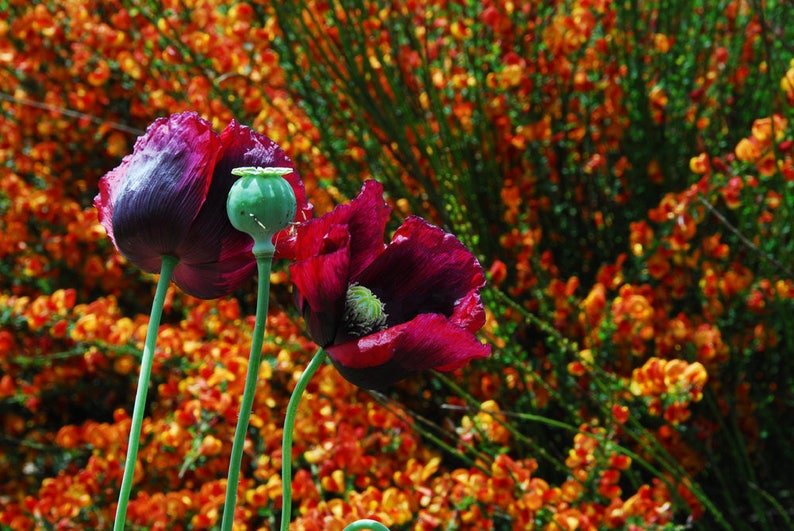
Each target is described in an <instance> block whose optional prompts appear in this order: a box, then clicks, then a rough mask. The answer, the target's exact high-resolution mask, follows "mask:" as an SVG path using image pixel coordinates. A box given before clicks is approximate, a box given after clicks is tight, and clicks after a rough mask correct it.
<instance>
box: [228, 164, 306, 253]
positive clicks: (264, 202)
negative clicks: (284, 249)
mask: <svg viewBox="0 0 794 531" xmlns="http://www.w3.org/2000/svg"><path fill="white" fill-rule="evenodd" d="M292 171H294V170H293V169H292V168H278V167H275V168H254V167H243V168H235V169H233V170H232V174H233V175H237V176H239V177H240V178H239V179H237V181H235V183H234V184H233V185H232V188H231V190H229V197H228V199H227V200H226V212H227V214H228V215H229V221H231V223H232V225H233V226H234V228H236V229H237V230H239V231H242V232H245V233H247V234H249V235H250V236H251V237H252V238H253V239H254V248H253V252H254V254H259V253H271V254H272V253H274V252H275V246H274V245H273V236H274V235H275V234H276V233H277V232H279V231H282V230H284V229H285V228H287V227H288V226H289V224H290V222H292V220H293V219H294V218H295V210H296V208H297V207H296V202H295V192H293V191H292V186H290V184H289V183H288V182H287V181H286V180H285V179H284V178H282V175H286V174H288V173H291V172H292Z"/></svg>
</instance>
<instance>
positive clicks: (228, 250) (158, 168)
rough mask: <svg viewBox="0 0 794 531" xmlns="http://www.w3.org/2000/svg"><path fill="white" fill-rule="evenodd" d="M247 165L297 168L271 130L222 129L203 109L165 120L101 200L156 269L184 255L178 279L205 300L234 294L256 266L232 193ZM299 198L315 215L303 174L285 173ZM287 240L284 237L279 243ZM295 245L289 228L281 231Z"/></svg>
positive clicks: (121, 246)
mask: <svg viewBox="0 0 794 531" xmlns="http://www.w3.org/2000/svg"><path fill="white" fill-rule="evenodd" d="M241 166H260V167H272V166H278V167H289V168H292V167H294V166H293V164H292V161H291V160H290V159H289V158H288V157H287V156H286V154H285V153H284V151H283V150H282V149H281V148H280V147H278V145H276V144H275V142H273V141H272V140H270V139H269V138H267V137H266V136H263V135H260V134H258V133H256V132H254V131H253V130H251V129H250V128H248V127H245V126H243V125H240V124H238V123H237V122H235V121H232V123H230V124H229V125H228V126H227V127H226V129H224V130H223V132H221V134H220V135H219V134H217V133H215V132H214V131H213V130H212V126H211V125H210V123H209V122H207V121H206V120H203V119H202V118H200V117H199V116H198V114H196V113H192V112H186V113H182V114H174V115H171V116H169V117H167V118H159V119H157V120H156V121H155V122H154V123H152V124H151V125H150V126H149V127H148V128H147V130H146V134H144V135H143V136H142V137H140V138H138V140H137V142H136V143H135V148H134V149H133V152H132V154H131V155H128V156H126V157H124V159H123V160H122V161H121V164H120V165H119V166H118V167H116V168H115V169H113V170H111V171H110V172H108V173H107V174H106V175H105V176H104V177H103V178H102V179H101V180H100V182H99V194H98V195H97V196H96V198H95V199H94V205H95V206H96V207H97V209H98V210H99V221H100V223H102V226H104V227H105V230H106V231H107V233H108V236H110V239H111V240H112V241H113V244H114V245H115V246H116V248H117V249H118V250H119V251H120V252H121V253H122V254H123V255H124V256H126V257H127V258H128V259H129V260H130V261H131V262H132V263H134V264H135V265H137V266H138V267H140V268H141V269H143V270H144V271H147V272H150V273H157V272H159V271H160V266H161V260H162V257H163V256H164V255H171V256H174V257H176V258H178V260H179V262H178V264H177V266H176V268H175V269H174V273H173V280H174V283H175V284H176V285H177V286H179V287H180V288H181V289H182V290H183V291H185V292H186V293H188V294H190V295H193V296H195V297H199V298H203V299H211V298H217V297H221V296H224V295H228V294H229V293H231V292H232V291H234V290H235V289H237V288H238V287H240V286H241V285H242V284H243V282H245V281H246V280H247V279H248V278H250V277H251V276H252V275H253V274H254V273H255V271H256V263H255V260H254V257H253V255H252V253H251V248H252V246H253V240H252V239H251V237H250V236H248V235H247V234H245V233H243V232H240V231H238V230H237V229H235V228H234V227H232V225H231V223H230V222H229V218H228V216H227V214H226V198H227V195H228V193H229V189H230V188H231V186H232V184H233V183H234V182H235V180H237V177H236V176H234V175H232V173H231V171H232V169H234V168H237V167H241ZM284 179H286V180H287V181H288V182H289V183H290V184H291V185H292V188H293V190H294V192H295V197H296V199H297V203H298V213H297V215H296V219H297V220H298V221H303V220H305V219H307V218H308V217H309V216H310V215H311V206H310V205H309V204H308V203H307V201H306V193H305V191H304V188H303V183H302V182H301V180H300V178H299V177H298V174H297V173H296V172H292V173H290V174H287V175H284ZM279 238H280V239H282V240H283V241H284V242H283V243H282V244H281V245H279V243H280V242H279ZM274 241H276V242H277V246H276V256H279V255H280V254H281V253H280V247H284V248H291V247H290V246H289V245H288V244H289V237H288V235H287V233H286V232H285V233H284V234H276V237H275V238H274Z"/></svg>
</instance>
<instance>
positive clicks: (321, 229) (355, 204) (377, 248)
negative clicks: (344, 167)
mask: <svg viewBox="0 0 794 531" xmlns="http://www.w3.org/2000/svg"><path fill="white" fill-rule="evenodd" d="M390 214H391V209H390V208H389V206H388V205H387V204H386V202H385V201H384V200H383V186H382V185H381V184H380V183H379V182H377V181H366V182H365V183H364V185H363V187H362V189H361V193H360V194H359V195H358V196H357V197H356V198H355V199H353V200H352V201H350V203H347V204H344V205H339V206H337V207H336V208H334V210H332V211H331V212H329V213H328V214H325V215H324V216H322V217H321V218H317V219H312V220H309V221H307V222H306V223H302V224H300V225H299V226H298V227H297V228H296V232H297V234H296V237H295V253H294V254H295V259H296V260H303V259H306V258H308V257H310V256H313V255H315V254H318V253H319V252H320V247H321V246H322V245H323V238H325V235H326V234H327V233H328V231H329V227H331V226H334V225H339V226H344V227H346V228H347V230H348V231H349V233H350V277H355V276H357V275H358V274H359V273H360V272H361V271H362V270H364V269H365V268H366V267H367V266H368V265H369V264H370V263H371V262H372V261H373V260H374V259H375V257H376V256H378V254H380V253H381V252H382V251H383V249H384V247H385V244H384V241H383V240H384V232H385V231H386V221H387V220H388V219H389V215H390Z"/></svg>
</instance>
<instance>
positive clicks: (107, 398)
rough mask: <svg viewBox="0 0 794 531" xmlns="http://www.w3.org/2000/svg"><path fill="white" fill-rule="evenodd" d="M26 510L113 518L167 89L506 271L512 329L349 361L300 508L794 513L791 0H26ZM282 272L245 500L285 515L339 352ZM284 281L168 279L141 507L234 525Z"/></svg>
mask: <svg viewBox="0 0 794 531" xmlns="http://www.w3.org/2000/svg"><path fill="white" fill-rule="evenodd" d="M0 12H2V13H3V16H2V17H0V122H1V126H0V423H1V427H0V478H2V481H0V529H3V530H6V529H9V530H32V529H36V530H39V529H41V530H56V529H57V530H66V529H107V528H109V527H111V525H112V519H113V515H114V509H115V503H116V499H117V496H118V485H119V483H120V479H121V466H120V465H121V461H122V460H123V458H124V455H125V452H126V439H127V434H128V431H129V424H130V418H129V415H130V411H131V407H132V402H133V397H134V389H135V385H136V381H137V369H138V362H139V359H140V351H141V347H142V341H143V337H144V334H145V327H146V323H147V321H148V310H149V305H150V304H151V297H152V293H153V286H154V280H155V279H153V278H152V277H151V276H150V275H145V274H142V273H141V272H140V271H139V270H137V269H136V268H135V267H134V266H132V265H131V264H129V263H127V262H126V261H125V260H124V259H123V258H122V257H121V256H120V255H119V254H118V253H117V252H116V251H115V249H114V248H113V247H112V245H111V243H110V241H109V239H108V238H107V237H106V236H105V234H104V231H103V229H102V228H101V226H100V225H99V224H98V221H97V216H96V211H95V209H94V208H93V206H92V200H93V197H94V195H95V194H96V193H97V181H98V179H99V178H100V177H101V176H102V175H103V174H104V173H105V172H107V171H108V170H110V169H112V168H113V167H115V166H116V165H117V164H118V163H119V161H120V160H121V157H123V156H124V155H125V154H127V153H129V152H131V150H132V146H133V144H134V142H135V139H136V137H137V136H139V135H140V134H142V132H143V131H144V130H145V128H146V126H147V125H148V124H149V123H151V122H152V121H153V120H154V119H155V118H157V117H159V116H165V115H168V114H171V113H175V112H180V111H184V110H194V111H197V112H198V113H200V114H201V115H202V116H203V117H205V118H206V119H208V120H211V121H212V123H213V124H214V126H215V128H216V129H217V130H220V129H222V128H223V127H224V126H225V125H226V124H227V123H228V122H229V121H230V120H231V119H236V120H238V121H240V122H241V123H244V124H246V125H250V126H251V127H253V128H255V129H256V130H257V131H259V132H261V133H264V134H266V135H268V136H270V137H271V138H272V139H273V140H275V141H276V142H278V143H279V144H280V145H281V146H282V147H283V148H284V150H285V151H286V152H287V153H288V154H289V155H290V156H291V157H292V158H293V159H294V161H295V162H296V165H297V167H298V169H299V171H300V173H301V175H302V177H303V179H304V182H305V185H306V188H307V191H308V194H309V196H310V198H311V200H312V202H313V203H314V205H315V209H316V211H317V213H318V214H322V213H324V212H327V211H328V210H330V209H331V208H333V206H334V205H335V204H338V203H340V202H344V201H346V200H347V199H349V198H351V197H353V196H355V194H356V193H357V192H358V190H359V189H360V187H361V183H362V182H363V180H365V179H368V178H375V179H378V180H380V181H381V182H383V183H384V185H385V187H386V191H387V193H388V196H389V201H390V203H391V204H392V206H393V208H394V209H395V212H396V214H397V215H396V216H395V218H394V219H393V220H392V221H393V224H394V225H393V226H396V225H397V224H398V222H399V218H400V217H404V216H406V215H408V214H418V215H421V216H423V217H426V218H427V219H429V220H431V221H432V222H434V223H436V224H438V225H440V226H442V227H443V228H445V229H446V230H448V231H450V232H452V233H454V234H455V235H456V236H458V237H459V238H460V239H461V240H462V241H464V242H465V243H466V244H467V245H468V246H469V247H470V248H471V249H472V250H473V251H474V252H475V253H476V255H477V256H478V257H479V259H480V261H481V263H482V264H483V266H484V268H485V269H486V270H488V272H489V284H488V286H487V288H486V289H485V290H484V292H483V298H484V301H485V303H486V305H487V308H488V322H487V324H486V327H485V328H484V330H483V332H482V334H481V337H482V340H483V341H488V342H489V343H491V344H492V345H493V346H494V354H493V355H492V357H491V358H489V359H487V360H481V361H478V362H476V363H473V364H472V365H471V366H469V367H467V368H466V369H463V370H461V371H458V372H456V373H454V374H451V375H440V374H432V373H430V374H422V375H418V376H417V377H416V378H412V379H410V380H408V381H405V382H403V383H401V384H399V385H397V386H394V387H393V388H391V389H389V390H388V392H385V393H368V392H364V391H360V390H358V389H356V388H354V387H353V386H351V385H350V384H348V383H347V382H345V381H344V380H343V379H341V378H340V377H339V376H338V374H336V373H335V371H334V370H333V368H332V367H325V368H323V369H322V370H321V372H320V373H318V375H317V376H316V377H315V379H314V380H313V381H312V383H311V384H310V386H309V389H308V393H307V395H306V396H305V397H304V400H303V402H302V405H301V409H300V414H299V417H298V423H297V427H296V431H295V448H294V453H293V458H294V459H295V476H294V480H293V485H294V486H293V489H294V493H295V503H294V512H293V515H291V517H292V518H293V529H300V530H336V529H342V528H343V527H344V525H346V524H348V523H350V522H352V521H353V520H356V519H358V518H374V519H377V520H380V521H382V522H384V523H385V524H386V525H388V526H389V527H390V528H391V529H393V530H399V529H421V530H424V529H498V530H508V529H532V528H537V529H550V530H575V529H586V530H590V529H687V528H694V529H770V530H772V529H784V528H789V527H792V519H794V509H792V507H794V481H792V479H791V470H794V452H792V451H791V449H790V443H791V441H792V440H794V422H792V412H793V407H792V406H794V329H793V328H792V326H791V321H789V319H790V318H791V315H792V314H793V313H794V274H793V273H794V266H793V265H792V257H793V256H794V241H793V240H792V234H791V227H792V215H794V131H793V130H792V119H794V30H792V28H794V6H792V4H791V2H790V0H767V1H763V0H717V1H709V2H707V1H705V0H650V1H647V2H639V1H636V0H625V1H610V0H548V1H545V2H528V1H527V2H522V1H501V0H499V1H496V0H483V1H477V2H473V1H468V0H458V1H447V0H422V1H420V0H411V1H407V2H396V1H395V2H389V1H386V0H374V1H371V2H365V1H363V0H344V1H337V0H326V1H298V2H284V3H281V2H267V1H262V2H253V1H252V2H248V3H241V2H225V1H221V0H181V1H174V0H168V1H165V2H148V1H135V2H133V1H122V2H119V1H114V0H110V1H102V2H99V1H91V0H68V1H60V2H54V1H38V2H33V3H31V2H28V1H25V2H22V1H16V0H0ZM284 265H285V264H280V265H278V264H277V268H276V271H275V272H274V274H273V278H272V280H273V282H274V287H273V292H272V295H271V298H272V300H271V313H270V317H269V322H268V332H267V334H268V335H267V339H266V343H265V359H266V361H265V363H263V365H262V367H261V369H260V386H259V389H258V392H257V398H256V403H255V406H254V412H253V417H252V426H251V429H250V431H249V443H250V444H249V445H248V446H247V448H246V454H245V459H244V463H243V475H242V477H243V479H242V481H241V484H240V497H239V499H240V504H239V507H238V510H237V513H236V515H235V520H236V523H237V526H238V528H239V529H272V528H274V526H275V525H276V524H277V522H279V521H280V519H281V517H282V515H281V478H280V466H281V461H282V458H283V456H282V453H281V449H280V442H281V433H282V431H281V430H282V425H283V416H284V410H285V408H286V405H287V401H288V399H289V396H290V392H291V390H292V388H293V387H294V385H295V382H296V380H297V377H298V376H299V375H300V372H301V371H302V368H303V367H304V366H305V364H306V363H307V362H308V360H309V359H310V357H311V355H312V353H313V352H314V349H315V347H314V345H313V344H312V343H311V341H310V340H309V339H308V337H307V335H306V332H305V328H304V326H303V323H302V322H301V321H300V319H299V318H298V317H297V315H296V312H295V311H294V309H293V307H292V300H291V295H290V292H289V282H288V276H287V274H286V269H285V267H284ZM255 291H256V290H255V286H253V285H251V286H248V287H246V288H245V289H242V290H240V292H239V293H237V294H235V296H233V297H228V298H227V299H224V300H218V301H199V300H196V299H192V298H190V297H188V296H186V295H184V294H182V293H180V292H179V291H178V290H177V289H176V288H172V289H171V291H170V292H169V298H168V303H167V307H166V312H165V315H164V321H163V325H162V326H161V328H160V332H159V336H158V350H157V352H156V359H155V367H154V371H153V383H152V389H151V393H150V397H149V404H148V409H147V418H146V420H145V422H144V426H143V429H144V437H143V445H142V448H141V453H140V455H139V459H140V462H139V466H138V477H137V479H136V484H135V488H134V493H133V499H132V500H131V502H130V506H129V525H128V528H130V529H136V530H144V529H146V530H160V529H163V530H165V529H169V530H171V529H172V530H198V529H213V528H215V527H216V526H217V525H218V524H219V513H220V511H221V509H222V505H223V498H224V490H225V477H226V472H227V466H228V456H229V452H230V450H231V441H232V435H233V432H234V425H235V422H236V417H237V410H238V408H239V400H240V397H241V394H242V384H243V380H244V374H245V369H246V366H247V358H248V350H249V347H250V342H251V329H252V327H253V322H252V314H253V308H254V304H255V301H254V300H253V297H254V294H255Z"/></svg>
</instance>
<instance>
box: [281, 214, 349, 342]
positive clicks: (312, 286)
mask: <svg viewBox="0 0 794 531" xmlns="http://www.w3.org/2000/svg"><path fill="white" fill-rule="evenodd" d="M350 241H351V240H350V234H349V233H348V231H347V228H346V227H343V226H340V225H334V226H331V227H329V228H328V232H327V234H326V235H325V236H324V237H323V238H319V239H317V240H311V243H312V244H315V245H316V251H317V252H316V253H315V254H314V255H312V256H309V257H307V258H305V259H303V260H299V261H297V262H294V263H292V264H290V267H289V271H290V278H291V280H292V283H293V284H294V286H295V300H296V302H297V305H298V309H299V310H300V312H301V313H302V314H303V318H304V319H305V321H306V324H307V326H308V327H309V332H310V333H311V336H312V339H314V341H315V342H316V343H317V344H318V345H321V346H327V345H330V344H331V343H332V342H333V340H334V337H335V336H336V333H337V329H338V328H339V327H340V323H341V322H342V315H343V312H344V309H345V298H346V294H347V287H348V278H349V270H350Z"/></svg>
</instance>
